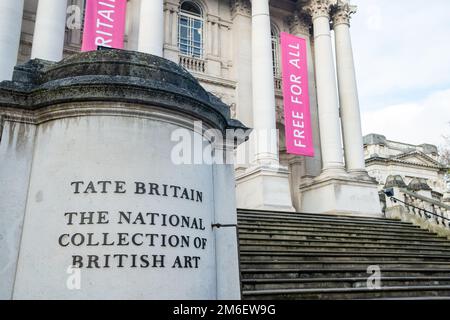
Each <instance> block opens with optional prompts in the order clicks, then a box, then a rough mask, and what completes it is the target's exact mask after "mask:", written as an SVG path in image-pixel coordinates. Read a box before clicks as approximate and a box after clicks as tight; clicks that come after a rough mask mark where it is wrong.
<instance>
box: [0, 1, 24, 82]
mask: <svg viewBox="0 0 450 320" xmlns="http://www.w3.org/2000/svg"><path fill="white" fill-rule="evenodd" d="M22 14H23V0H1V1H0V81H3V80H11V78H12V73H13V70H14V66H15V65H16V63H17V54H18V52H19V45H20V31H21V26H22Z"/></svg>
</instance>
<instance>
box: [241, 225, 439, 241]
mask: <svg viewBox="0 0 450 320" xmlns="http://www.w3.org/2000/svg"><path fill="white" fill-rule="evenodd" d="M238 228H239V230H241V229H243V230H244V231H245V230H253V232H258V231H278V232H284V231H289V232H298V231H300V232H315V233H331V232H332V233H336V234H347V235H348V234H350V235H356V234H364V235H389V236H415V237H425V238H432V237H436V236H437V235H436V234H434V233H431V232H429V231H427V230H422V229H419V230H417V231H412V230H389V229H386V230H375V229H373V230H372V229H360V228H347V227H345V228H344V227H335V228H327V227H322V226H303V225H291V226H281V225H275V224H244V223H241V224H238Z"/></svg>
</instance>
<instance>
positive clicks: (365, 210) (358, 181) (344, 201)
mask: <svg viewBox="0 0 450 320" xmlns="http://www.w3.org/2000/svg"><path fill="white" fill-rule="evenodd" d="M300 191H301V197H302V201H301V204H302V212H308V213H330V214H348V215H355V216H376V217H381V215H382V214H381V206H380V201H379V196H378V188H377V186H376V184H375V183H374V182H373V181H372V180H371V179H370V178H369V176H367V178H362V177H351V176H350V177H349V176H348V175H342V176H329V177H324V176H320V177H319V178H316V179H314V180H313V181H312V182H309V183H308V184H307V185H300Z"/></svg>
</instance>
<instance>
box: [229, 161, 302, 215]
mask: <svg viewBox="0 0 450 320" xmlns="http://www.w3.org/2000/svg"><path fill="white" fill-rule="evenodd" d="M236 201H237V207H238V208H242V209H253V210H269V211H270V210H274V211H288V212H294V211H295V209H294V207H293V206H292V198H291V190H290V187H289V171H288V169H287V168H285V167H281V166H279V165H276V166H264V165H259V166H252V167H250V168H248V169H247V170H246V171H245V172H244V173H241V174H238V175H237V176H236Z"/></svg>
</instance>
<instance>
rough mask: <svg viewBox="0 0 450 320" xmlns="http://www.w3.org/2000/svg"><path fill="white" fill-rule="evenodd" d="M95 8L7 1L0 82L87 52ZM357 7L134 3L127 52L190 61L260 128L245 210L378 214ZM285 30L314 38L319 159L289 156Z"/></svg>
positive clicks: (246, 170) (312, 78) (0, 30)
mask: <svg viewBox="0 0 450 320" xmlns="http://www.w3.org/2000/svg"><path fill="white" fill-rule="evenodd" d="M84 2H85V1H84V0H2V1H1V2H0V56H1V59H0V80H11V77H12V73H13V68H14V66H15V65H16V64H17V63H19V64H20V63H24V62H26V61H27V60H29V59H34V58H39V59H44V60H50V61H59V60H61V59H62V58H63V57H65V56H68V55H71V54H74V53H77V52H79V51H80V47H81V38H82V25H83V12H84V5H85V3H84ZM355 9H356V8H355V7H354V6H352V5H351V4H349V3H348V1H346V0H276V1H275V0H271V1H269V0H252V1H250V0H128V4H127V19H126V35H125V49H127V50H134V51H140V52H144V53H149V54H154V55H158V56H162V57H165V58H167V59H169V60H172V61H175V62H176V63H179V64H180V65H181V66H183V67H184V68H186V69H187V70H189V71H190V72H191V73H192V74H193V75H194V76H195V77H196V78H197V79H198V81H199V82H200V83H201V84H202V86H204V87H205V88H206V89H207V90H208V91H210V92H212V93H213V94H215V95H216V96H218V97H219V98H221V99H222V100H223V101H224V102H225V103H226V104H227V105H229V106H230V108H231V110H232V114H233V116H234V117H235V118H237V119H239V120H240V121H242V122H243V123H244V124H245V125H247V126H248V127H251V128H253V129H254V133H253V136H252V137H251V138H250V140H249V141H248V142H247V143H246V144H244V145H243V146H241V147H240V148H239V149H238V151H237V159H238V161H237V163H236V188H237V202H238V203H237V205H238V207H241V208H253V209H272V210H283V211H294V210H297V211H306V212H322V213H323V212H328V213H337V212H341V213H352V214H367V215H377V214H378V213H379V212H380V208H379V202H378V194H377V186H376V183H374V181H373V180H372V179H371V178H370V177H369V176H368V174H367V171H366V168H365V161H364V153H363V138H362V132H361V120H360V111H359V102H358V92H357V85H356V77H355V67H354V61H353V53H352V45H351V37H350V17H351V15H352V14H353V13H354V12H355ZM281 32H289V33H291V34H294V35H296V36H299V37H303V38H306V39H307V43H308V66H309V93H310V101H311V117H312V123H313V125H312V127H313V140H314V145H315V149H316V152H315V157H313V158H307V157H299V156H293V155H290V154H287V153H286V150H285V147H284V119H283V117H284V116H283V97H282V92H281V83H282V82H281V62H280V45H279V35H280V33H281ZM333 32H334V37H332V36H331V34H332V33H333ZM332 41H335V48H336V50H335V54H334V52H333V49H332ZM335 70H336V71H337V73H336V72H335ZM336 83H337V85H336ZM276 129H278V133H277V131H276ZM258 135H261V136H263V138H261V137H258ZM261 140H263V143H260V141H261ZM256 141H258V143H256ZM269 142H271V143H269ZM239 159H240V161H239Z"/></svg>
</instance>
